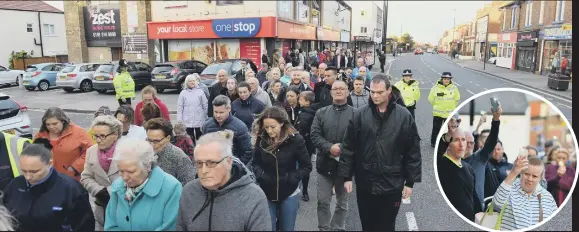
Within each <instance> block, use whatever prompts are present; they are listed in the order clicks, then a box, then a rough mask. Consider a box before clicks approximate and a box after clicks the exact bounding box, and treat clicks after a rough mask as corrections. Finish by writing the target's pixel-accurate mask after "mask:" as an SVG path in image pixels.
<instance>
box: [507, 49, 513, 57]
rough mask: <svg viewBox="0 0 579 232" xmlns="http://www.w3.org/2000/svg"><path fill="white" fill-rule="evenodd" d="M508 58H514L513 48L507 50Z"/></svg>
mask: <svg viewBox="0 0 579 232" xmlns="http://www.w3.org/2000/svg"><path fill="white" fill-rule="evenodd" d="M507 57H513V48H511V47H509V48H507Z"/></svg>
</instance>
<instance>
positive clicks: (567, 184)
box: [545, 164, 575, 206]
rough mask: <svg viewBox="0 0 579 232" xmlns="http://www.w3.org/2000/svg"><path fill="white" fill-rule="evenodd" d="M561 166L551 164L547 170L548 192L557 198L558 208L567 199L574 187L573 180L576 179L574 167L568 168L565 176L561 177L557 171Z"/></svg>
mask: <svg viewBox="0 0 579 232" xmlns="http://www.w3.org/2000/svg"><path fill="white" fill-rule="evenodd" d="M558 168H559V165H557V164H549V165H547V169H546V170H545V179H547V190H548V191H549V192H550V193H551V195H553V198H555V202H557V206H561V204H563V201H565V199H566V198H567V194H569V191H570V190H571V187H573V179H575V168H573V167H572V166H567V167H566V168H567V170H566V171H565V175H563V176H559V175H558V174H557V169H558Z"/></svg>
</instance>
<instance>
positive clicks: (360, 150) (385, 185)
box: [338, 86, 422, 195]
mask: <svg viewBox="0 0 579 232" xmlns="http://www.w3.org/2000/svg"><path fill="white" fill-rule="evenodd" d="M391 96H392V97H391V98H390V103H389V105H388V108H387V110H386V113H385V114H384V116H382V115H381V113H379V112H378V111H377V107H376V105H375V104H374V102H373V101H371V100H370V101H368V105H366V106H363V107H362V108H359V109H357V110H356V111H355V112H354V116H353V117H352V119H350V121H349V122H348V126H347V129H346V136H345V137H344V140H343V142H342V147H343V149H345V150H349V151H352V152H353V153H355V154H356V155H355V156H354V155H352V153H350V154H343V155H342V156H341V157H340V165H339V168H338V176H341V177H345V178H348V179H350V178H352V176H354V175H355V176H356V186H357V188H359V190H362V191H364V192H367V193H371V194H374V195H384V194H393V193H400V191H402V189H403V187H404V185H406V186H408V187H413V185H414V183H415V182H420V181H421V175H422V160H421V154H420V138H419V137H418V130H417V128H416V123H415V121H414V119H413V118H412V115H411V114H410V112H408V110H407V109H406V107H404V102H403V101H402V98H401V96H400V91H399V90H398V89H396V87H394V86H392V95H391ZM405 183H406V184H405Z"/></svg>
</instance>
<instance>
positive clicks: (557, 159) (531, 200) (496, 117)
mask: <svg viewBox="0 0 579 232" xmlns="http://www.w3.org/2000/svg"><path fill="white" fill-rule="evenodd" d="M490 112H492V121H491V128H490V129H484V130H481V125H482V124H483V123H485V122H486V116H483V117H481V119H480V121H479V123H478V126H477V127H476V129H475V130H474V131H472V132H471V131H463V130H462V129H461V128H460V127H459V125H460V122H461V120H460V118H459V117H458V115H454V116H453V117H452V118H451V119H450V120H449V123H448V124H447V127H448V128H447V132H446V133H444V134H443V135H442V137H441V138H440V141H439V147H438V150H437V170H438V177H439V180H440V185H441V187H442V189H443V191H444V194H445V195H446V197H447V199H448V200H449V201H450V203H451V204H452V205H453V206H454V208H455V209H456V210H457V211H458V212H459V213H460V214H462V215H463V216H464V217H465V218H467V219H468V220H471V221H473V222H476V223H482V219H483V215H484V214H485V212H497V213H498V212H500V213H501V215H502V220H501V222H500V229H501V230H519V229H524V228H528V227H530V226H533V225H535V224H537V223H539V222H541V221H543V220H545V219H547V218H549V217H550V216H552V215H553V214H554V213H555V211H556V210H557V209H558V207H561V205H562V204H563V201H564V200H565V199H566V197H567V195H568V194H569V192H570V190H571V187H572V185H573V181H574V178H575V168H576V166H575V165H576V164H575V163H573V162H572V160H573V158H572V157H574V156H575V152H574V151H572V150H573V149H571V151H570V150H568V149H564V148H562V147H561V145H560V144H557V143H555V142H554V141H552V140H551V141H548V142H547V143H546V145H545V148H546V149H547V155H546V156H545V157H544V158H543V159H541V158H539V156H538V151H537V149H536V148H535V147H533V146H531V145H527V146H524V147H523V146H521V148H520V152H519V154H518V156H517V158H516V160H515V161H514V162H512V163H510V162H509V161H508V157H507V155H506V154H505V152H504V147H505V146H517V145H516V144H514V145H513V144H503V142H502V141H501V140H500V139H499V136H498V135H499V130H500V124H501V115H502V112H503V110H502V107H501V106H499V107H498V108H497V110H493V108H491V109H490ZM495 229H497V228H495Z"/></svg>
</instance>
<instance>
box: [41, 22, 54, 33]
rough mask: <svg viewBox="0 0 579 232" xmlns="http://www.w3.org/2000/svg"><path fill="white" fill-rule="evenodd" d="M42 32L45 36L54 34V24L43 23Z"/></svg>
mask: <svg viewBox="0 0 579 232" xmlns="http://www.w3.org/2000/svg"><path fill="white" fill-rule="evenodd" d="M42 30H43V31H42V34H43V35H45V36H54V35H56V33H54V24H42Z"/></svg>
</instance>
